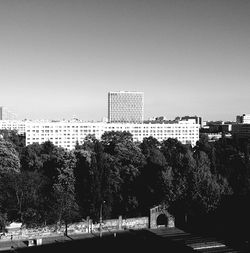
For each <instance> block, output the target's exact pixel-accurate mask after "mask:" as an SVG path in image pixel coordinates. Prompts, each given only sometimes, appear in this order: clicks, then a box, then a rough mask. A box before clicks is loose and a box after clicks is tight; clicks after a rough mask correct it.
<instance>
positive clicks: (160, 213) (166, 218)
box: [149, 205, 175, 228]
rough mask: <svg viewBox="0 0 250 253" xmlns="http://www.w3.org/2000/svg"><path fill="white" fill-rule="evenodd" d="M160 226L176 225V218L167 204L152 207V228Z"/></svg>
mask: <svg viewBox="0 0 250 253" xmlns="http://www.w3.org/2000/svg"><path fill="white" fill-rule="evenodd" d="M159 226H165V227H169V228H170V227H175V219H174V217H173V216H172V215H171V214H170V213H169V212H168V210H167V206H164V205H159V206H155V207H153V208H151V209H150V224H149V227H150V228H157V227H159Z"/></svg>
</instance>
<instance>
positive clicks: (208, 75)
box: [0, 0, 250, 121]
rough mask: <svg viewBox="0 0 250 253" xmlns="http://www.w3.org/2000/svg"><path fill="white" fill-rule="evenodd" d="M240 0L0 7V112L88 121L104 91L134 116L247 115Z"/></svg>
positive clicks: (244, 4)
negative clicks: (132, 99) (133, 99)
mask: <svg viewBox="0 0 250 253" xmlns="http://www.w3.org/2000/svg"><path fill="white" fill-rule="evenodd" d="M249 59H250V1H249V0H70V1H69V0H1V1H0V106H7V107H8V108H9V109H10V110H12V111H13V112H15V113H16V114H17V116H18V119H25V118H28V119H63V118H64V119H70V118H72V117H73V116H74V115H75V116H76V117H77V118H80V119H82V120H85V121H91V120H94V121H98V120H101V119H102V118H103V117H107V115H108V92H109V91H142V92H144V118H145V119H148V118H150V117H157V116H164V117H166V118H167V119H174V118H175V117H176V116H185V115H190V116H193V115H197V116H201V117H202V118H203V120H235V117H236V115H242V114H244V113H246V114H247V113H250V61H249Z"/></svg>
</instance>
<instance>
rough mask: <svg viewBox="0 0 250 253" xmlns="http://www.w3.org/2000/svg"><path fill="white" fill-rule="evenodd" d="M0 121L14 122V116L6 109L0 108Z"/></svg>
mask: <svg viewBox="0 0 250 253" xmlns="http://www.w3.org/2000/svg"><path fill="white" fill-rule="evenodd" d="M0 120H16V115H15V114H14V113H13V112H11V111H10V110H9V109H8V108H7V107H5V106H0Z"/></svg>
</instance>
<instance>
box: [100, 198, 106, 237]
mask: <svg viewBox="0 0 250 253" xmlns="http://www.w3.org/2000/svg"><path fill="white" fill-rule="evenodd" d="M104 203H105V200H104V201H102V203H101V206H100V237H102V205H103V204H104Z"/></svg>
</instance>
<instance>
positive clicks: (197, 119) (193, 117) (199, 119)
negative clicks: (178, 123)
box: [181, 116, 202, 127]
mask: <svg viewBox="0 0 250 253" xmlns="http://www.w3.org/2000/svg"><path fill="white" fill-rule="evenodd" d="M190 119H194V120H195V123H196V124H199V125H200V127H202V118H201V117H198V116H184V117H181V120H190Z"/></svg>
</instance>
